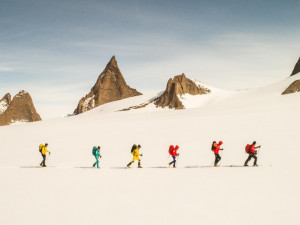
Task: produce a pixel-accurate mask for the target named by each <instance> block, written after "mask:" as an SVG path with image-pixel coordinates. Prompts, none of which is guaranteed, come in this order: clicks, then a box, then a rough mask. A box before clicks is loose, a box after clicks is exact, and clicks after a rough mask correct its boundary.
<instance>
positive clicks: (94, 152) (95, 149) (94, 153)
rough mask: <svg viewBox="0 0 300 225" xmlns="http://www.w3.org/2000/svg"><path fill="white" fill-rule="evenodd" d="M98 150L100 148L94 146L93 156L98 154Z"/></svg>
mask: <svg viewBox="0 0 300 225" xmlns="http://www.w3.org/2000/svg"><path fill="white" fill-rule="evenodd" d="M97 150H98V148H97V147H96V146H94V147H93V151H92V153H93V156H96V151H97Z"/></svg>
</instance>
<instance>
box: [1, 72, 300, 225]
mask: <svg viewBox="0 0 300 225" xmlns="http://www.w3.org/2000/svg"><path fill="white" fill-rule="evenodd" d="M296 79H300V75H295V76H293V77H290V78H287V79H285V80H283V81H281V82H278V83H277V84H274V85H270V86H268V87H264V88H258V89H252V90H243V91H224V90H217V89H216V90H213V91H212V93H210V94H208V95H202V96H184V98H185V99H186V102H185V103H187V104H188V105H189V107H187V109H185V110H165V109H161V108H156V107H155V106H153V105H149V106H147V107H145V108H141V109H136V110H130V111H122V112H120V111H118V110H121V109H124V108H128V107H130V106H133V105H139V104H142V103H144V102H146V101H149V100H150V99H152V98H154V97H156V96H157V95H158V94H157V93H155V94H153V95H147V96H137V97H132V98H128V99H124V100H121V101H117V102H113V103H109V104H105V105H102V106H100V107H97V108H95V109H93V110H90V111H88V112H86V113H83V114H80V115H78V116H73V117H66V118H58V119H52V120H47V121H39V122H34V123H28V124H17V125H14V126H5V127H0V136H1V147H0V156H1V157H0V180H1V185H0V199H1V202H0V212H1V216H0V224H5V225H22V224H26V225H27V224H29V225H40V224H43V225H48V224H49V225H50V224H51V225H53V224H55V225H59V224H74V225H77V224H78V225H79V224H80V225H82V224H105V225H110V224H116V225H120V224H131V225H135V224H138V225H141V224H142V225H148V224H149V225H160V224H161V225H164V224H168V225H169V224H172V225H174V224H175V225H177V224H178V225H182V224H188V225H193V224H195V225H196V224H197V225H198V224H205V225H209V224H228V225H229V224H230V225H232V224H233V225H234V224H237V225H239V224H243V225H244V224H245V225H248V224H249V225H250V224H251V225H253V224H255V225H269V224H270V225H282V224H289V225H290V224H291V225H294V224H295V225H296V224H300V218H299V216H298V211H299V209H300V198H299V188H300V182H299V175H300V165H299V163H298V160H299V158H300V151H299V149H298V147H297V144H298V143H297V141H298V140H299V132H298V130H297V129H298V128H299V127H300V119H299V110H300V101H299V98H300V93H295V94H290V95H283V96H282V95H281V93H282V92H283V91H284V90H285V89H286V88H287V87H288V86H289V85H290V84H291V83H292V82H293V81H294V80H296ZM214 140H216V141H219V140H222V141H223V142H224V145H223V147H224V151H223V152H221V154H222V160H221V167H217V168H215V167H210V165H211V164H212V162H213V159H214V155H213V153H212V152H211V150H210V146H211V143H212V141H214ZM254 140H256V141H257V143H258V145H262V148H261V149H260V151H259V154H258V164H259V165H261V166H260V167H257V168H256V167H242V165H243V163H244V161H245V160H246V158H247V155H246V153H245V152H244V151H245V150H244V147H245V145H246V144H247V143H251V142H252V141H254ZM46 142H47V143H49V146H48V149H49V150H50V151H51V153H52V154H51V155H50V157H49V158H48V161H47V165H48V166H49V167H47V168H39V167H38V165H39V163H40V161H41V156H40V154H39V152H38V145H39V144H40V143H46ZM133 143H136V144H141V145H142V150H141V152H142V153H143V157H142V165H143V166H144V168H143V169H136V168H135V167H136V166H137V165H136V163H135V164H133V166H132V167H133V168H132V169H124V167H125V166H126V165H127V163H128V162H129V161H130V160H131V159H132V156H131V154H130V149H131V146H132V144H133ZM170 144H178V145H179V146H180V150H179V152H180V157H179V159H178V168H177V169H172V168H164V167H166V166H167V165H168V162H169V161H171V159H170V158H169V157H168V146H169V145H170ZM95 145H96V146H97V145H100V146H101V147H102V149H101V155H102V158H101V160H100V165H101V169H99V170H98V169H94V168H91V165H92V164H93V163H94V158H93V157H92V154H91V151H92V147H93V146H95ZM231 165H233V166H234V167H230V166H231ZM249 165H252V162H250V163H249Z"/></svg>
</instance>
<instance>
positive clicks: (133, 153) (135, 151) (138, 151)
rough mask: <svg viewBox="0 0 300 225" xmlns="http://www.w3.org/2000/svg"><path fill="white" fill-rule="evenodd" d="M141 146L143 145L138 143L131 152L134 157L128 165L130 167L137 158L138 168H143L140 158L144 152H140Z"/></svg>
mask: <svg viewBox="0 0 300 225" xmlns="http://www.w3.org/2000/svg"><path fill="white" fill-rule="evenodd" d="M140 148H141V145H138V146H137V147H136V148H135V149H134V150H133V151H132V152H131V154H132V155H133V159H132V161H131V162H130V163H128V165H127V167H128V168H130V165H131V164H132V163H133V162H134V161H135V160H137V161H138V168H142V166H141V160H140V157H139V156H143V155H142V154H140Z"/></svg>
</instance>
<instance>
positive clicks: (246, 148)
mask: <svg viewBox="0 0 300 225" xmlns="http://www.w3.org/2000/svg"><path fill="white" fill-rule="evenodd" d="M250 148H251V145H249V144H247V145H246V147H245V151H246V153H248V154H249V151H250Z"/></svg>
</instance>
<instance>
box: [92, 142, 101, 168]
mask: <svg viewBox="0 0 300 225" xmlns="http://www.w3.org/2000/svg"><path fill="white" fill-rule="evenodd" d="M93 155H94V156H95V158H96V162H95V163H94V164H93V167H95V166H96V164H97V168H99V157H100V158H101V157H102V156H101V155H100V146H98V148H96V147H94V149H93Z"/></svg>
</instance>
